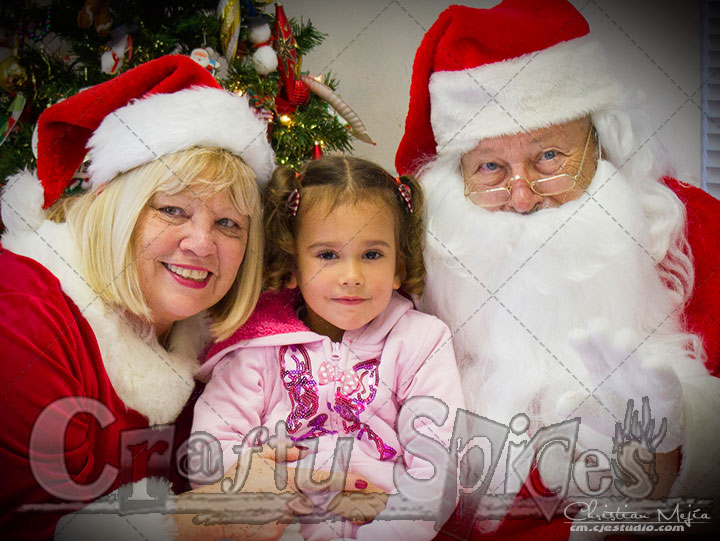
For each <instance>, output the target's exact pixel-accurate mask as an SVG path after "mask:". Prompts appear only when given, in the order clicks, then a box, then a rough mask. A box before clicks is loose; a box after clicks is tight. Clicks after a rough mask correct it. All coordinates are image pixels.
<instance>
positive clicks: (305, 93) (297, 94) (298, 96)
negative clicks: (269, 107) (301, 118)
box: [290, 79, 310, 106]
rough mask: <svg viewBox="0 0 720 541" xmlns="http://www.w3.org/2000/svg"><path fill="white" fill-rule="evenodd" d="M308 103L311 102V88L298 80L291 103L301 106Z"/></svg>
mask: <svg viewBox="0 0 720 541" xmlns="http://www.w3.org/2000/svg"><path fill="white" fill-rule="evenodd" d="M308 101H310V88H309V87H308V85H306V84H305V83H304V82H303V81H300V80H297V79H296V80H295V85H294V88H293V95H292V100H290V103H292V104H293V105H297V106H300V105H305V104H306V103H307V102H308Z"/></svg>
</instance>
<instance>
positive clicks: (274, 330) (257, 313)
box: [205, 289, 310, 360]
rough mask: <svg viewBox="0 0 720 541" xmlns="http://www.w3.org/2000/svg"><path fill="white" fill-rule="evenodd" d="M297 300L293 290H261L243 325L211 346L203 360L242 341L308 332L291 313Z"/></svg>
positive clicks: (296, 291)
mask: <svg viewBox="0 0 720 541" xmlns="http://www.w3.org/2000/svg"><path fill="white" fill-rule="evenodd" d="M300 298H301V297H300V293H299V291H298V290H297V289H282V290H280V291H265V292H264V293H262V294H261V295H260V299H259V300H258V303H257V306H256V307H255V310H254V311H253V313H252V314H251V315H250V317H249V318H248V320H247V321H246V322H245V324H244V325H243V326H242V327H240V328H239V329H238V330H237V331H235V332H234V333H233V334H232V335H231V336H230V337H229V338H226V339H225V340H223V341H222V342H216V343H215V344H213V345H212V346H211V347H210V349H209V350H208V351H207V353H206V354H205V360H207V359H210V358H212V357H213V356H214V355H216V354H217V353H218V352H219V351H222V350H224V349H226V348H228V347H230V346H232V345H235V344H237V343H238V342H241V341H243V340H250V339H252V338H261V337H263V336H273V335H276V334H286V333H291V332H302V331H309V330H310V329H308V328H307V327H306V326H305V324H304V323H303V322H302V321H300V319H299V318H298V317H297V314H296V313H295V309H296V307H297V306H298V303H299V302H300Z"/></svg>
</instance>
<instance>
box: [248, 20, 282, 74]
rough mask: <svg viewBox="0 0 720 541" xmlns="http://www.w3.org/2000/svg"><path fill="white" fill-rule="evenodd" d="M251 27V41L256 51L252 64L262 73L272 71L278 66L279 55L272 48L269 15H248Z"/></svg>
mask: <svg viewBox="0 0 720 541" xmlns="http://www.w3.org/2000/svg"><path fill="white" fill-rule="evenodd" d="M246 20H247V25H248V27H249V28H250V35H249V39H250V43H252V46H253V48H255V52H254V53H253V54H252V65H253V68H255V71H257V72H258V73H259V74H260V75H267V74H268V73H272V72H273V71H275V70H276V69H277V67H278V57H277V54H275V50H274V49H273V48H272V46H271V45H272V32H271V31H270V23H269V22H268V19H267V17H265V16H264V15H260V16H259V17H247V19H246Z"/></svg>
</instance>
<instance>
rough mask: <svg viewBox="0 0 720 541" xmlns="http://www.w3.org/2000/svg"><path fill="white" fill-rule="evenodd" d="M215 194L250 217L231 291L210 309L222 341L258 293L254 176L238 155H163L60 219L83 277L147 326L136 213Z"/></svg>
mask: <svg viewBox="0 0 720 541" xmlns="http://www.w3.org/2000/svg"><path fill="white" fill-rule="evenodd" d="M183 190H189V191H191V192H192V193H194V194H196V195H199V194H201V193H202V194H203V195H206V194H209V195H213V194H216V193H219V192H223V191H225V190H228V191H229V194H230V198H231V200H232V203H233V205H234V206H235V208H236V209H237V210H238V212H239V213H240V214H243V215H247V216H249V221H250V226H249V231H248V239H247V246H246V248H245V256H244V258H243V261H242V264H241V266H240V269H239V271H238V274H237V277H236V278H235V281H234V282H233V284H232V286H231V287H230V290H229V291H228V292H227V293H226V294H225V296H224V297H223V298H222V299H221V300H220V301H219V302H218V303H217V304H215V305H214V306H212V307H210V308H209V309H208V313H209V315H210V317H211V318H212V320H213V324H212V329H211V330H212V333H213V335H214V337H215V338H216V339H218V340H222V339H224V338H227V337H228V336H230V335H231V334H232V332H233V331H234V330H235V329H236V328H237V327H239V326H240V325H242V324H243V323H244V322H245V320H247V318H248V317H249V315H250V313H251V312H252V310H253V308H254V307H255V304H256V303H257V299H258V297H259V295H260V288H261V286H262V253H263V235H262V209H261V207H260V194H259V190H258V187H257V183H256V182H255V173H254V172H253V170H252V169H250V167H249V166H248V165H247V164H246V163H245V162H244V161H243V160H242V159H241V158H240V157H238V156H236V155H234V154H232V153H231V152H229V151H227V150H224V149H220V148H214V147H193V148H190V149H187V150H182V151H179V152H175V153H173V154H168V155H166V156H162V157H161V158H158V159H156V160H153V161H151V162H149V163H146V164H144V165H141V166H138V167H136V168H134V169H131V170H130V171H127V172H125V173H122V174H120V175H118V176H117V177H115V178H114V179H113V180H112V181H111V182H109V183H107V184H105V185H103V186H101V187H99V188H97V189H93V190H92V191H90V192H88V193H87V194H84V195H82V196H80V197H78V198H77V199H75V200H73V201H70V202H69V204H68V205H67V208H66V209H65V219H66V222H67V223H68V225H69V227H70V229H71V230H72V231H73V233H74V235H75V237H76V238H77V240H78V245H79V247H80V258H81V272H82V274H83V277H84V278H85V280H87V282H88V284H89V286H90V287H91V288H92V289H93V290H94V291H95V292H96V293H97V294H98V296H99V297H101V298H102V299H103V300H104V301H105V302H107V303H110V304H113V305H117V306H119V307H121V308H123V309H124V310H127V311H129V312H130V313H132V314H134V315H135V316H138V317H139V318H140V319H141V320H144V321H145V322H147V323H148V324H152V318H151V315H150V308H149V307H148V305H147V303H146V301H145V297H144V296H143V294H142V292H141V289H140V281H139V277H138V273H137V268H136V266H135V262H136V258H137V255H138V254H136V253H135V249H134V246H133V245H134V243H133V240H134V236H135V234H136V226H137V222H138V217H139V216H140V213H141V211H142V210H143V209H144V208H145V206H146V205H147V204H148V202H149V201H150V199H151V198H152V197H153V196H154V195H155V194H156V193H159V192H162V193H168V194H175V193H178V192H181V191H183Z"/></svg>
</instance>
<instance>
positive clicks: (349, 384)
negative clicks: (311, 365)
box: [318, 361, 360, 396]
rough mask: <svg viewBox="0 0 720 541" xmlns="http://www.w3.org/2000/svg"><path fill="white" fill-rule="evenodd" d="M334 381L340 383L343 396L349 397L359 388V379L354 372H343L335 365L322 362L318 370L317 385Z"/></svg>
mask: <svg viewBox="0 0 720 541" xmlns="http://www.w3.org/2000/svg"><path fill="white" fill-rule="evenodd" d="M335 381H337V382H338V383H340V385H341V386H342V387H341V392H342V394H343V395H345V396H349V395H350V394H352V393H353V392H354V391H355V390H356V389H357V388H358V387H359V386H360V378H359V377H358V375H357V374H356V373H355V371H354V370H347V371H343V370H341V369H340V367H339V366H338V365H337V364H335V363H331V362H329V361H323V363H322V364H321V365H320V370H318V383H320V385H327V384H328V383H332V382H335Z"/></svg>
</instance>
